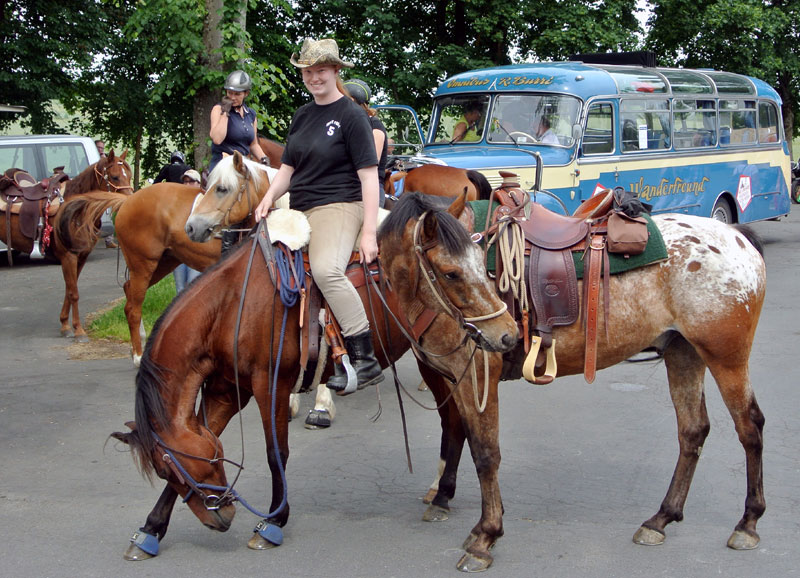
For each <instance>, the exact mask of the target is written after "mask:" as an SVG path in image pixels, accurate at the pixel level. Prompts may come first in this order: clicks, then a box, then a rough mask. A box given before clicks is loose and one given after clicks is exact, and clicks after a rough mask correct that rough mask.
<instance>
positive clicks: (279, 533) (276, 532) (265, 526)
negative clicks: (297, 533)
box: [255, 520, 283, 546]
mask: <svg viewBox="0 0 800 578" xmlns="http://www.w3.org/2000/svg"><path fill="white" fill-rule="evenodd" d="M255 531H256V532H258V535H259V536H261V537H262V538H264V539H265V540H266V541H267V542H269V543H270V544H274V545H275V546H280V545H281V544H283V530H281V529H280V528H279V527H278V526H276V525H275V524H270V523H269V522H267V521H266V520H261V521H260V522H259V523H258V525H257V526H256V529H255Z"/></svg>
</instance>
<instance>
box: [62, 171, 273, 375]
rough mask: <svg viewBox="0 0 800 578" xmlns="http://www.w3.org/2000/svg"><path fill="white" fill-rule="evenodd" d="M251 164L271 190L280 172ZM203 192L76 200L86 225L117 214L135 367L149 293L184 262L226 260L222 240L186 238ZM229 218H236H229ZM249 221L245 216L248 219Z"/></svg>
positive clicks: (150, 191)
mask: <svg viewBox="0 0 800 578" xmlns="http://www.w3.org/2000/svg"><path fill="white" fill-rule="evenodd" d="M232 160H233V157H226V158H224V159H222V160H221V161H220V162H219V163H218V165H217V166H220V165H222V167H223V169H222V170H223V171H224V167H225V166H227V165H229V164H230V163H231V162H232ZM247 163H248V166H249V167H251V169H252V170H251V171H250V174H251V175H252V178H253V179H254V180H255V181H256V182H257V183H258V186H259V187H264V189H263V190H264V191H266V187H267V186H269V174H272V173H274V171H275V170H276V169H272V168H269V167H266V166H265V165H262V164H260V163H255V162H251V161H247ZM220 174H221V172H220V171H217V170H216V167H215V170H214V171H212V172H211V174H210V175H209V178H208V187H209V190H216V189H217V188H219V186H220V178H219V175H220ZM198 194H199V191H198V189H197V188H195V187H187V186H186V185H183V184H177V183H167V182H162V183H156V184H154V185H150V186H149V187H144V188H142V189H140V190H139V191H137V192H136V194H135V195H132V196H127V195H120V194H116V193H92V194H90V195H84V197H83V198H81V199H80V201H79V203H80V204H78V201H76V205H75V211H76V212H78V211H80V212H82V213H83V214H84V215H86V216H85V217H84V221H89V222H91V220H92V218H93V217H94V216H95V215H97V214H102V212H103V211H105V210H106V209H109V208H110V209H111V210H112V211H116V213H117V216H116V219H115V222H114V226H115V228H116V234H117V242H118V243H119V247H120V251H121V252H122V255H123V256H124V258H125V263H126V264H127V266H128V280H127V281H126V282H125V283H124V285H123V290H124V291H125V298H126V302H125V317H126V319H127V321H128V329H129V331H130V335H131V356H132V358H133V362H134V364H135V365H138V364H139V360H140V359H141V356H142V345H143V341H144V339H145V333H144V325H143V324H142V303H143V302H144V297H145V294H146V293H147V289H148V288H149V287H151V286H153V285H155V284H156V283H158V282H159V281H160V280H161V279H163V278H164V277H166V276H167V275H169V274H170V273H171V272H172V271H173V270H174V269H175V267H177V266H178V265H180V264H181V263H185V264H186V265H188V266H189V267H191V268H192V269H197V270H198V271H204V270H205V269H207V268H208V267H209V266H211V265H213V264H214V263H216V262H217V261H218V260H219V258H220V252H221V242H220V240H219V239H211V240H210V241H209V242H206V243H195V242H193V241H191V240H190V239H189V238H188V237H187V236H186V232H185V230H184V225H185V223H186V219H187V218H188V217H189V214H190V213H191V210H192V205H193V204H194V202H195V198H196V197H197V196H198ZM262 196H263V192H262ZM256 204H257V203H256ZM255 207H256V205H255V204H254V205H252V207H251V212H252V210H253V209H255ZM228 216H230V215H223V217H228ZM246 217H247V213H246V212H245V214H244V216H243V217H242V219H245V218H246ZM242 219H239V221H241V220H242ZM239 221H236V220H227V221H226V222H225V224H226V225H234V224H236V223H238V222H239ZM252 225H253V223H252V221H249V222H246V223H244V224H243V227H246V228H248V229H249V228H250V227H252Z"/></svg>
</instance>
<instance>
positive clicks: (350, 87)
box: [344, 78, 372, 104]
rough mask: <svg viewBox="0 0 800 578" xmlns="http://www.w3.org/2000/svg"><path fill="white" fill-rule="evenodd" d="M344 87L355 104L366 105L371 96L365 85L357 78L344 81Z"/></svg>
mask: <svg viewBox="0 0 800 578" xmlns="http://www.w3.org/2000/svg"><path fill="white" fill-rule="evenodd" d="M344 87H345V88H346V89H347V92H349V93H350V96H352V97H353V100H354V101H355V102H356V104H367V103H368V102H369V99H370V97H371V96H372V95H371V94H370V90H369V86H367V83H366V82H364V81H363V80H360V79H358V78H351V79H350V80H345V81H344Z"/></svg>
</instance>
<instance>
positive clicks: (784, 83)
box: [778, 74, 795, 159]
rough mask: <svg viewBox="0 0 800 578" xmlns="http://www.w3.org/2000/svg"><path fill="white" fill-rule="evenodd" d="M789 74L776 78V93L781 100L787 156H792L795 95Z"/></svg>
mask: <svg viewBox="0 0 800 578" xmlns="http://www.w3.org/2000/svg"><path fill="white" fill-rule="evenodd" d="M791 81H792V79H791V76H790V75H789V74H782V75H781V76H780V78H779V79H778V94H779V95H780V97H781V100H783V107H782V112H783V132H784V134H785V135H786V142H787V143H788V145H789V158H792V159H793V158H794V151H793V150H792V140H793V139H794V106H795V100H794V99H795V95H794V94H793V93H792V85H791Z"/></svg>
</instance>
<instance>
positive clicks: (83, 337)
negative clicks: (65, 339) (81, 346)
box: [75, 333, 89, 343]
mask: <svg viewBox="0 0 800 578" xmlns="http://www.w3.org/2000/svg"><path fill="white" fill-rule="evenodd" d="M75 343H89V336H88V335H86V334H85V333H84V334H83V335H76V336H75Z"/></svg>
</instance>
